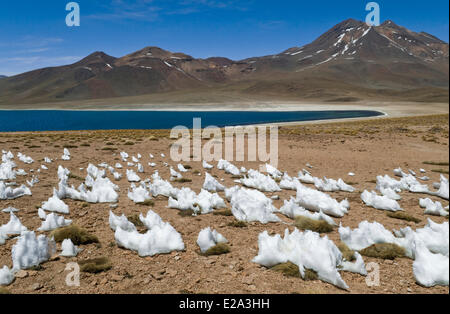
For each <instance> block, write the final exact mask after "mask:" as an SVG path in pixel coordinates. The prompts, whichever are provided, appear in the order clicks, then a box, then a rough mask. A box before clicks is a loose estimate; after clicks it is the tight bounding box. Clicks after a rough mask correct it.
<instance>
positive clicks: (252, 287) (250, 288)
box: [247, 285, 256, 291]
mask: <svg viewBox="0 0 450 314" xmlns="http://www.w3.org/2000/svg"><path fill="white" fill-rule="evenodd" d="M247 289H248V290H249V291H255V290H256V286H255V285H250V286H248V288H247Z"/></svg>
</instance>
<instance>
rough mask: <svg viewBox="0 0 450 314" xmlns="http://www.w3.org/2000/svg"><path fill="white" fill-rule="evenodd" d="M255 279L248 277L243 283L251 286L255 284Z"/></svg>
mask: <svg viewBox="0 0 450 314" xmlns="http://www.w3.org/2000/svg"><path fill="white" fill-rule="evenodd" d="M253 280H254V279H253V277H252V276H247V277H245V278H244V279H242V283H245V284H246V285H251V284H253Z"/></svg>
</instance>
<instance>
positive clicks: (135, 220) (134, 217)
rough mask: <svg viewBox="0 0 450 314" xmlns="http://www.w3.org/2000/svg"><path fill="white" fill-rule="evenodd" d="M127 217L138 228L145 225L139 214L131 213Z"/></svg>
mask: <svg viewBox="0 0 450 314" xmlns="http://www.w3.org/2000/svg"><path fill="white" fill-rule="evenodd" d="M127 219H128V221H129V222H131V223H132V224H133V225H135V226H136V227H138V228H142V227H144V224H143V223H142V221H141V219H140V218H139V215H138V214H134V215H130V216H128V217H127Z"/></svg>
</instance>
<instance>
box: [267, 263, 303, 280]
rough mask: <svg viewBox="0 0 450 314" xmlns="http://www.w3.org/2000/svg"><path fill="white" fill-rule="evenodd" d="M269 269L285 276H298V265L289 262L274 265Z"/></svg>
mask: <svg viewBox="0 0 450 314" xmlns="http://www.w3.org/2000/svg"><path fill="white" fill-rule="evenodd" d="M271 270H273V271H276V272H279V273H282V274H283V275H285V276H286V277H300V271H299V269H298V266H297V265H295V264H294V263H291V262H287V263H282V264H278V265H275V266H273V267H272V268H271Z"/></svg>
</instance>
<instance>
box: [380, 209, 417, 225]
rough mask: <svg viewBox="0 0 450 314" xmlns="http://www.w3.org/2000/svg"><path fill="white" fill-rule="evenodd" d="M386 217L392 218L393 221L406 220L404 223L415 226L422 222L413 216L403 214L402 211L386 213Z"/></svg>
mask: <svg viewBox="0 0 450 314" xmlns="http://www.w3.org/2000/svg"><path fill="white" fill-rule="evenodd" d="M386 215H387V216H388V217H390V218H394V219H400V220H406V221H412V222H415V223H416V224H418V223H420V222H421V221H422V220H420V219H419V218H416V217H414V216H411V215H409V214H407V213H405V212H402V211H398V212H387V213H386Z"/></svg>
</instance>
